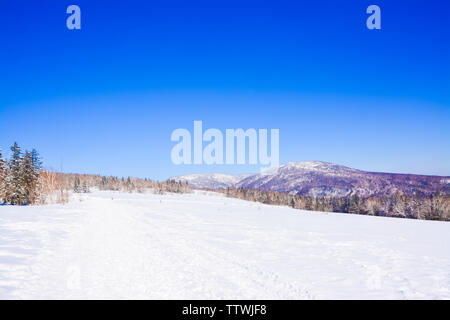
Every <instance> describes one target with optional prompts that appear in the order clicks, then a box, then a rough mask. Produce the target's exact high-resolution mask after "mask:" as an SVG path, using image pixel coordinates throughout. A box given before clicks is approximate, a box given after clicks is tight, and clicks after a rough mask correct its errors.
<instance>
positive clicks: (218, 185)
mask: <svg viewBox="0 0 450 320" xmlns="http://www.w3.org/2000/svg"><path fill="white" fill-rule="evenodd" d="M248 176H250V175H249V174H240V175H231V174H221V173H211V174H209V173H204V174H203V173H200V174H188V175H185V176H178V177H174V178H172V179H173V180H175V181H182V182H187V183H189V185H190V186H192V187H194V188H200V189H226V188H229V187H232V186H233V185H235V184H236V183H238V182H239V181H241V180H242V179H245V178H247V177H248Z"/></svg>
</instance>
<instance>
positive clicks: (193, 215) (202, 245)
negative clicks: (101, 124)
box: [0, 191, 450, 299]
mask: <svg viewBox="0 0 450 320" xmlns="http://www.w3.org/2000/svg"><path fill="white" fill-rule="evenodd" d="M449 244H450V223H447V222H437V221H418V220H406V219H395V218H383V217H368V216H358V215H350V214H334V213H333V214H330V213H329V214H327V213H318V212H308V211H301V210H294V209H291V208H287V207H278V206H268V205H263V204H260V203H255V202H247V201H243V200H238V199H230V198H226V197H224V196H222V195H220V194H216V193H208V192H202V191H197V192H195V193H194V194H184V195H179V194H178V195H173V194H169V195H154V194H129V193H120V192H107V191H101V192H100V191H95V192H93V193H90V194H87V195H75V196H73V198H72V201H71V202H69V203H68V204H66V205H48V206H40V207H38V206H35V207H12V206H0V298H1V299H28V298H36V299H76V298H86V299H128V298H135V299H450V248H449Z"/></svg>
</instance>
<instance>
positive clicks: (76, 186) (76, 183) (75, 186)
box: [73, 177, 81, 193]
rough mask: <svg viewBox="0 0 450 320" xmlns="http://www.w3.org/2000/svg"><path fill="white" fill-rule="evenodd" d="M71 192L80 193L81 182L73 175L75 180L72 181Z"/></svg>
mask: <svg viewBox="0 0 450 320" xmlns="http://www.w3.org/2000/svg"><path fill="white" fill-rule="evenodd" d="M73 192H75V193H81V182H80V178H79V177H75V181H74V183H73Z"/></svg>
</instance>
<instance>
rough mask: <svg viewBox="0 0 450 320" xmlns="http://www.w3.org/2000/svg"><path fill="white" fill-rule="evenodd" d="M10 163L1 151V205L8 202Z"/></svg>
mask: <svg viewBox="0 0 450 320" xmlns="http://www.w3.org/2000/svg"><path fill="white" fill-rule="evenodd" d="M7 194H8V163H7V161H6V160H5V159H3V158H2V153H1V151H0V203H6V202H8V199H7V198H8V196H7Z"/></svg>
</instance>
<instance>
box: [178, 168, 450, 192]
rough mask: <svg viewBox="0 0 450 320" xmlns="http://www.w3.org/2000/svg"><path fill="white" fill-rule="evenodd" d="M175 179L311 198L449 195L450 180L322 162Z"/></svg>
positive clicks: (193, 184) (203, 185) (203, 186)
mask: <svg viewBox="0 0 450 320" xmlns="http://www.w3.org/2000/svg"><path fill="white" fill-rule="evenodd" d="M174 179H176V180H178V181H187V182H188V183H189V184H190V185H191V186H193V187H194V188H207V189H223V188H227V187H241V188H249V189H258V190H267V191H278V192H285V193H292V194H299V195H309V196H329V197H346V196H351V195H353V194H358V195H360V196H385V195H391V194H394V193H395V192H396V191H399V192H401V193H405V194H409V195H410V194H415V193H420V194H424V195H430V194H433V193H435V192H436V191H440V192H441V193H445V194H450V177H439V176H425V175H414V174H395V173H382V172H368V171H362V170H357V169H352V168H348V167H345V166H341V165H336V164H332V163H329V162H322V161H304V162H291V163H288V164H286V165H282V166H280V167H277V168H271V169H269V170H266V171H264V172H263V173H260V174H253V175H224V174H194V175H187V176H180V177H176V178H174Z"/></svg>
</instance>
